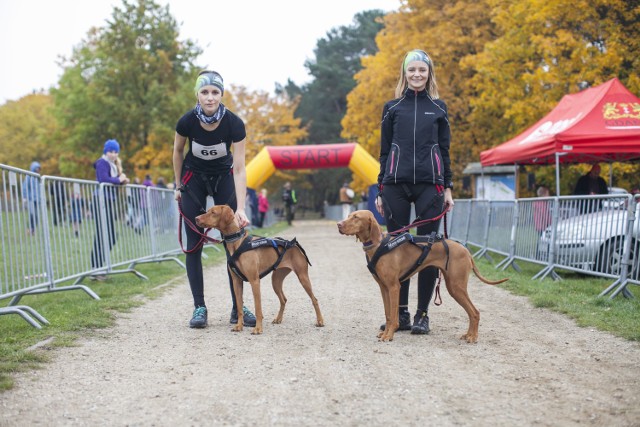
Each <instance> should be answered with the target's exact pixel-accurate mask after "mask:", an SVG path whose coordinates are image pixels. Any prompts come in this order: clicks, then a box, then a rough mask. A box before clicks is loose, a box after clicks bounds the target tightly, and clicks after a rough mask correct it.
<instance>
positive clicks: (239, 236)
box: [222, 227, 244, 243]
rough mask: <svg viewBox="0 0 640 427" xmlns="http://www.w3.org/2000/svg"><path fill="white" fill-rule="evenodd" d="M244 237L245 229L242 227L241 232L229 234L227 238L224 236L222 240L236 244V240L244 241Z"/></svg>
mask: <svg viewBox="0 0 640 427" xmlns="http://www.w3.org/2000/svg"><path fill="white" fill-rule="evenodd" d="M243 236H244V227H242V228H241V229H240V230H239V231H237V232H235V233H233V234H227V235H226V236H222V240H224V241H225V242H229V243H231V242H235V241H236V240H240V239H242V237H243Z"/></svg>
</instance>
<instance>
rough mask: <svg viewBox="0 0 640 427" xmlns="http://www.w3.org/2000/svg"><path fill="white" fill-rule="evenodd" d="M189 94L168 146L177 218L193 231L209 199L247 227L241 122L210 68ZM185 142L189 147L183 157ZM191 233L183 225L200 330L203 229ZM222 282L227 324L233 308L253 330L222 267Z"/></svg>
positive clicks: (234, 317) (203, 318)
mask: <svg viewBox="0 0 640 427" xmlns="http://www.w3.org/2000/svg"><path fill="white" fill-rule="evenodd" d="M194 93H195V97H196V105H195V107H194V108H193V109H191V110H189V111H187V112H186V113H185V114H184V115H183V116H182V117H181V118H180V119H179V120H178V123H177V124H176V133H175V137H174V142H173V172H174V175H175V182H176V189H175V192H174V193H175V199H176V201H177V202H178V208H179V210H180V214H181V215H183V216H184V218H185V222H186V221H187V220H188V221H190V222H191V223H192V224H194V227H195V222H196V221H195V218H196V216H198V215H200V214H203V213H205V207H206V202H207V196H211V197H212V198H213V201H214V203H215V204H216V205H229V206H230V207H231V209H233V211H234V212H235V217H236V220H237V221H238V224H239V225H240V227H241V228H244V227H246V226H248V225H249V219H248V218H247V214H246V212H245V203H246V196H247V172H246V169H245V145H246V136H247V132H246V129H245V125H244V122H243V121H242V119H240V117H238V116H237V115H236V114H234V113H233V112H231V111H229V110H228V109H227V108H226V107H225V106H224V104H223V103H222V102H221V101H222V96H223V95H224V83H223V80H222V76H221V75H220V74H219V73H217V72H215V71H211V70H205V71H202V72H200V74H198V77H197V79H196V82H195V86H194ZM187 139H188V140H189V149H188V151H187V153H186V155H185V152H184V151H185V146H186V144H187ZM232 147H233V154H232V152H231V149H232ZM197 230H198V232H196V231H194V230H192V229H191V228H190V227H185V231H186V235H187V249H185V253H186V265H187V277H188V278H189V286H190V288H191V295H192V297H193V305H194V310H193V315H192V317H191V320H190V321H189V327H191V328H204V327H206V326H207V319H208V313H207V306H206V304H205V299H204V278H203V272H202V245H201V244H200V243H201V234H202V233H204V229H203V228H201V227H197ZM231 238H232V236H228V238H227V240H229V239H231ZM238 238H239V237H238ZM227 280H228V286H229V290H230V291H231V302H232V307H231V316H230V319H229V322H230V323H232V324H236V323H238V309H241V310H243V319H244V322H243V323H244V326H255V325H256V318H255V316H254V315H253V313H251V312H250V311H249V310H248V309H247V308H246V307H237V305H236V297H235V294H234V291H233V282H232V280H231V273H230V272H229V270H228V269H227Z"/></svg>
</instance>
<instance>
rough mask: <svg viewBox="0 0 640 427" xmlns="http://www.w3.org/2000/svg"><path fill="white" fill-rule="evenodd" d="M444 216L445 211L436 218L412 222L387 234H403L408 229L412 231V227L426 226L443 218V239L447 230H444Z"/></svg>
mask: <svg viewBox="0 0 640 427" xmlns="http://www.w3.org/2000/svg"><path fill="white" fill-rule="evenodd" d="M446 214H447V211H446V210H444V211H442V213H441V214H440V215H438V216H435V217H433V218H430V219H421V220H420V221H416V222H412V223H411V224H409V225H407V226H406V227H402V228H401V229H399V230H396V231H391V232H390V233H389V234H398V233H403V232H405V231H407V230H410V229H412V228H414V227H418V226H420V225H423V224H428V223H430V222H434V221H437V220H439V219H440V218H442V217H443V216H444V217H445V218H444V221H445V237H446V235H447V230H446V221H447V217H446Z"/></svg>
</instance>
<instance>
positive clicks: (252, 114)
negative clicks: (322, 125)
mask: <svg viewBox="0 0 640 427" xmlns="http://www.w3.org/2000/svg"><path fill="white" fill-rule="evenodd" d="M223 102H224V104H225V105H226V106H227V107H228V108H229V109H230V110H231V111H233V112H234V113H236V114H237V115H238V116H239V117H240V118H241V119H242V120H243V121H244V122H245V126H246V128H247V145H246V159H247V163H248V162H249V161H251V159H253V158H254V157H255V156H256V155H257V154H258V153H259V152H260V150H262V148H263V147H265V146H271V145H296V143H297V142H298V141H301V140H303V139H304V138H306V136H307V131H306V129H304V128H302V127H301V120H300V119H297V118H295V117H294V112H295V109H296V107H297V105H298V100H289V99H287V98H286V97H284V96H276V97H272V96H270V95H269V94H268V93H267V92H264V91H256V92H249V91H248V90H247V89H246V88H245V87H244V86H231V87H230V88H229V90H228V92H225V98H224V101H223Z"/></svg>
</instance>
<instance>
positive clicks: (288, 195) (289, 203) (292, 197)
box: [282, 181, 298, 225]
mask: <svg viewBox="0 0 640 427" xmlns="http://www.w3.org/2000/svg"><path fill="white" fill-rule="evenodd" d="M282 201H283V202H284V212H285V218H286V220H287V224H289V225H291V222H292V221H293V217H294V215H295V212H296V203H298V199H297V198H296V190H294V189H292V188H291V183H290V182H288V181H287V182H285V184H284V187H283V189H282Z"/></svg>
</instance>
